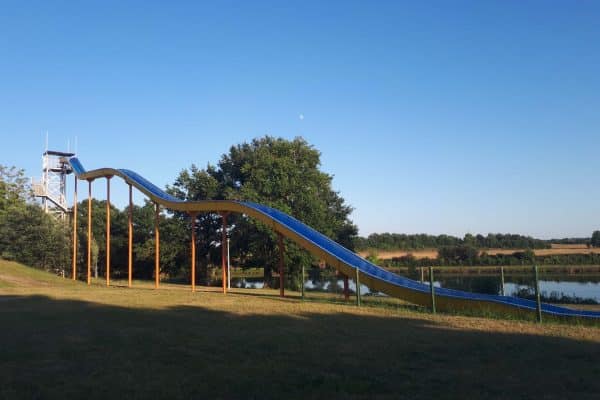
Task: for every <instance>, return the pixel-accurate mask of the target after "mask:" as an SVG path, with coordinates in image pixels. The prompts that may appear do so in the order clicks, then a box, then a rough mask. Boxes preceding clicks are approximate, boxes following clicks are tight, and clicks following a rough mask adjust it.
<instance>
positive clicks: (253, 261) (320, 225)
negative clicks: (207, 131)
mask: <svg viewBox="0 0 600 400" xmlns="http://www.w3.org/2000/svg"><path fill="white" fill-rule="evenodd" d="M320 165H321V163H320V152H319V151H318V150H317V149H315V148H314V147H313V146H311V145H310V144H308V143H307V142H306V141H305V140H304V139H302V138H295V139H294V140H286V139H283V138H275V137H271V136H265V137H262V138H256V139H254V140H252V141H251V142H249V143H247V142H245V143H242V144H238V145H235V146H232V147H231V148H230V149H229V152H228V153H226V154H223V155H222V156H221V159H220V160H219V162H218V163H217V165H216V166H213V165H208V166H207V167H206V168H205V169H199V168H198V167H196V166H195V165H192V166H191V167H190V168H189V169H188V170H184V171H182V172H181V173H180V174H179V176H178V178H177V179H176V181H175V183H174V184H173V185H172V186H171V187H170V188H169V191H170V192H171V193H172V194H174V195H176V196H178V197H180V198H184V199H186V200H206V199H233V200H245V201H253V202H257V203H262V204H266V205H268V206H271V207H274V208H277V209H279V210H281V211H284V212H286V213H288V214H290V215H292V216H293V217H295V218H297V219H298V220H300V221H302V222H304V223H305V224H307V225H309V226H311V227H312V228H314V229H316V230H318V231H320V232H321V233H323V234H325V235H327V236H329V237H330V238H332V239H333V240H335V241H337V242H338V243H341V244H342V245H344V246H346V247H349V248H352V246H353V239H354V237H355V236H356V233H357V229H356V226H355V225H354V224H353V223H352V222H351V221H350V220H349V216H350V213H351V211H352V208H351V207H350V206H348V205H347V204H346V203H345V201H344V199H343V198H342V197H341V196H340V194H339V193H338V192H336V191H334V190H333V189H332V185H331V182H332V176H331V175H329V174H327V173H325V172H323V171H321V170H320ZM178 217H179V218H182V219H184V218H188V217H187V216H185V215H179V216H178ZM229 223H230V226H231V232H230V234H231V251H232V254H233V255H235V256H236V258H237V259H239V260H240V262H241V263H242V265H243V266H260V267H264V270H265V278H266V279H265V282H266V283H267V284H268V283H269V282H270V278H271V272H272V271H273V270H274V269H275V268H276V265H277V263H278V260H279V253H278V251H277V237H276V235H275V233H274V232H273V231H272V230H271V229H270V228H268V227H267V226H265V225H264V224H262V223H260V222H258V221H255V220H252V219H250V218H248V217H247V216H245V215H231V216H229ZM219 225H220V219H219V218H218V217H217V216H215V215H214V214H206V215H200V216H199V217H198V229H199V231H200V232H201V234H199V235H198V237H199V238H200V239H199V240H200V241H201V243H200V247H201V248H202V249H203V250H204V252H205V254H212V256H211V257H212V260H211V261H212V262H215V263H216V262H218V260H219V257H220V256H219V252H218V251H214V249H215V248H216V246H217V245H218V244H219V243H220V233H219ZM211 248H212V249H213V251H212V253H211V252H210V249H211ZM199 253H202V250H201V251H200V252H199ZM286 257H287V259H286V264H287V265H288V269H289V271H290V272H291V273H288V275H287V276H288V280H289V282H288V284H292V286H296V285H297V284H298V271H299V270H300V268H301V266H302V265H308V264H310V263H311V262H313V261H314V260H313V258H312V257H311V256H310V255H309V254H308V253H307V252H306V251H304V250H301V249H299V248H298V246H296V245H295V244H294V243H291V242H289V241H288V242H287V251H286Z"/></svg>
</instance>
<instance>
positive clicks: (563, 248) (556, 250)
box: [359, 244, 600, 260]
mask: <svg viewBox="0 0 600 400" xmlns="http://www.w3.org/2000/svg"><path fill="white" fill-rule="evenodd" d="M482 251H485V252H487V253H488V254H490V255H494V254H512V253H514V252H515V251H524V249H482ZM369 252H370V251H369V250H365V251H361V252H359V254H360V255H361V256H363V257H366V256H368V255H369ZM375 252H376V253H377V257H378V258H380V259H382V260H388V259H391V258H394V257H402V256H405V255H407V254H409V253H410V254H412V255H413V256H415V258H426V257H427V258H436V257H437V254H438V252H437V250H436V249H424V250H415V251H406V250H396V251H383V250H375ZM533 252H534V253H535V254H536V255H538V256H547V255H555V254H556V255H558V254H591V253H596V254H600V248H591V249H588V248H587V246H586V245H578V244H568V245H567V244H553V245H552V248H551V249H538V250H534V251H533Z"/></svg>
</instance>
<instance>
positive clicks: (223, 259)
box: [221, 213, 227, 294]
mask: <svg viewBox="0 0 600 400" xmlns="http://www.w3.org/2000/svg"><path fill="white" fill-rule="evenodd" d="M221 219H222V223H223V226H222V229H221V271H222V272H223V273H222V276H223V293H224V294H227V260H226V258H227V249H226V248H225V246H226V245H227V244H226V242H227V213H223V214H221Z"/></svg>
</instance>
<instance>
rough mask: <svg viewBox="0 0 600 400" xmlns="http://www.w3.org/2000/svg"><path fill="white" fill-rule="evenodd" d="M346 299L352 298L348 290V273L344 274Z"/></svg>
mask: <svg viewBox="0 0 600 400" xmlns="http://www.w3.org/2000/svg"><path fill="white" fill-rule="evenodd" d="M344 300H345V301H348V300H350V291H349V290H348V275H345V274H344Z"/></svg>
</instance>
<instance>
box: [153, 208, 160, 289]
mask: <svg viewBox="0 0 600 400" xmlns="http://www.w3.org/2000/svg"><path fill="white" fill-rule="evenodd" d="M159 218H160V205H159V204H158V203H155V204H154V287H155V288H156V289H158V286H159V284H160V232H159V230H158V222H159Z"/></svg>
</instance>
